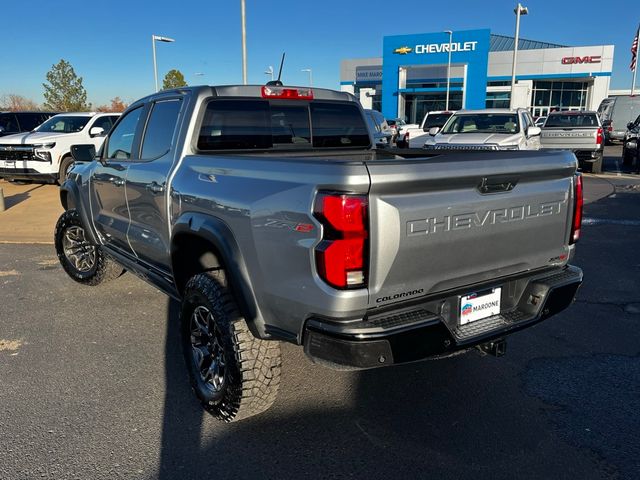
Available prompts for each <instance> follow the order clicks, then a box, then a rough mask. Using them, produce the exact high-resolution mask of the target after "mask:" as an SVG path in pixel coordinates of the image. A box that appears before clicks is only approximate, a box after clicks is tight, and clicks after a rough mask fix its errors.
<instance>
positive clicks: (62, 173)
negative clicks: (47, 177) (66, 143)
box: [58, 155, 73, 185]
mask: <svg viewBox="0 0 640 480" xmlns="http://www.w3.org/2000/svg"><path fill="white" fill-rule="evenodd" d="M71 167H73V157H72V156H71V155H67V156H66V157H63V158H62V160H60V170H59V171H58V183H59V184H60V185H62V184H63V183H64V181H65V180H66V179H67V174H68V173H69V170H70V169H71Z"/></svg>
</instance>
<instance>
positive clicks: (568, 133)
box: [540, 111, 604, 173]
mask: <svg viewBox="0 0 640 480" xmlns="http://www.w3.org/2000/svg"><path fill="white" fill-rule="evenodd" d="M540 145H541V148H545V149H549V148H554V149H556V148H562V149H566V150H571V151H572V152H573V153H575V154H576V157H577V158H578V162H579V163H580V166H581V167H582V168H584V167H587V169H588V170H589V171H590V172H592V173H600V172H601V171H602V156H603V152H604V131H603V129H602V124H601V123H600V117H598V114H597V113H596V112H587V111H575V112H552V113H550V114H549V116H548V117H547V120H546V121H545V123H544V126H543V127H542V134H541V136H540Z"/></svg>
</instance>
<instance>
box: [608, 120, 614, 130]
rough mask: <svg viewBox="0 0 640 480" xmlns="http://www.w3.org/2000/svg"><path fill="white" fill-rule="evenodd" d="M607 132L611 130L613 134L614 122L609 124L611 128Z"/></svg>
mask: <svg viewBox="0 0 640 480" xmlns="http://www.w3.org/2000/svg"><path fill="white" fill-rule="evenodd" d="M607 130H609V131H610V132H613V122H611V123H610V124H609V127H608V128H607Z"/></svg>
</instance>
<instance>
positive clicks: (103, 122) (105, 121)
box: [91, 116, 113, 134]
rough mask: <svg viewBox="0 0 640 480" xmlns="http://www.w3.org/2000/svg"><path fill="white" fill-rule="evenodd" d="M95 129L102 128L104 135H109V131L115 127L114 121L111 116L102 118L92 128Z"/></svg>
mask: <svg viewBox="0 0 640 480" xmlns="http://www.w3.org/2000/svg"><path fill="white" fill-rule="evenodd" d="M93 127H100V128H101V129H103V130H104V133H105V134H107V133H109V130H111V127H113V119H112V117H111V116H107V117H100V118H98V119H97V120H96V121H95V123H94V124H93V126H92V127H91V128H93Z"/></svg>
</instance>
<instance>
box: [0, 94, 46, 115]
mask: <svg viewBox="0 0 640 480" xmlns="http://www.w3.org/2000/svg"><path fill="white" fill-rule="evenodd" d="M38 108H39V106H38V104H37V103H36V102H34V101H33V100H31V99H28V98H26V97H23V96H22V95H17V94H15V93H8V94H6V95H3V96H2V97H1V98H0V110H9V111H11V112H19V111H25V110H38Z"/></svg>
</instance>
